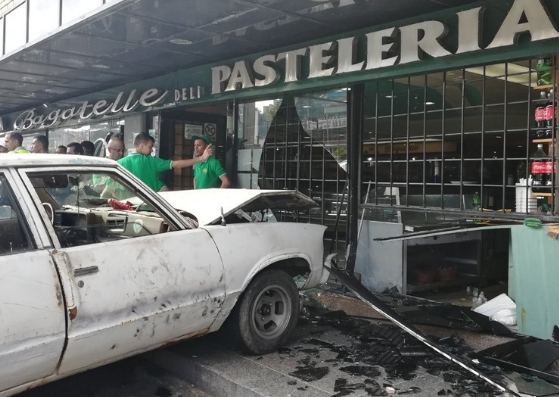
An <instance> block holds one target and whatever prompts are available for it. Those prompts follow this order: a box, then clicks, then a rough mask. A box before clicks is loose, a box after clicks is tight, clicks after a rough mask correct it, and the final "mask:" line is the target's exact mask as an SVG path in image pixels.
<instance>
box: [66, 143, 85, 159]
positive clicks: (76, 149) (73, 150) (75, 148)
mask: <svg viewBox="0 0 559 397" xmlns="http://www.w3.org/2000/svg"><path fill="white" fill-rule="evenodd" d="M66 154H78V155H80V156H82V155H83V148H82V145H81V144H79V143H78V142H70V143H69V144H68V145H66Z"/></svg>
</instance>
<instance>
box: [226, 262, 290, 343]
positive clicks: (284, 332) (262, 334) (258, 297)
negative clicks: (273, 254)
mask: <svg viewBox="0 0 559 397" xmlns="http://www.w3.org/2000/svg"><path fill="white" fill-rule="evenodd" d="M298 318H299V292H298V290H297V286H296V285H295V282H294V281H293V279H292V278H291V277H290V276H289V275H288V274H287V273H286V272H284V271H281V270H268V271H265V272H263V273H260V274H259V275H257V276H256V277H255V278H254V280H252V282H251V283H250V284H249V286H248V288H247V289H246V290H245V291H244V293H243V295H242V296H241V298H240V300H239V302H237V305H236V306H235V309H234V310H233V312H232V313H231V317H230V318H229V320H231V321H230V324H229V325H230V326H229V331H230V332H232V334H233V335H232V336H233V337H234V338H235V340H236V342H237V343H239V342H240V344H241V346H242V347H243V348H244V350H247V351H248V352H250V353H253V354H264V353H270V352H272V351H275V350H277V349H278V348H280V347H281V346H282V345H283V344H284V343H285V341H286V339H287V338H288V337H289V335H290V334H291V332H292V331H293V329H294V328H295V326H296V325H297V319H298Z"/></svg>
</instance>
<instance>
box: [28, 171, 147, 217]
mask: <svg viewBox="0 0 559 397" xmlns="http://www.w3.org/2000/svg"><path fill="white" fill-rule="evenodd" d="M30 180H31V183H32V184H33V187H34V188H35V191H36V192H37V194H38V195H39V197H40V199H41V201H42V202H48V203H49V204H50V205H52V206H53V207H54V208H56V209H58V208H66V207H78V208H79V207H86V208H90V209H91V208H96V207H106V206H110V205H111V204H112V203H115V201H116V202H120V203H121V204H126V203H127V202H128V199H129V198H132V197H136V194H135V193H134V192H132V191H131V189H129V188H128V187H126V186H125V185H123V184H122V183H121V182H120V181H119V180H118V179H116V178H115V177H114V176H113V175H111V174H108V173H60V174H53V173H49V174H40V175H39V174H34V175H30ZM136 201H138V204H140V202H141V200H140V199H138V198H136ZM114 205H116V206H118V205H119V204H114ZM129 206H130V207H132V208H134V209H135V207H134V205H132V204H131V203H130V204H129Z"/></svg>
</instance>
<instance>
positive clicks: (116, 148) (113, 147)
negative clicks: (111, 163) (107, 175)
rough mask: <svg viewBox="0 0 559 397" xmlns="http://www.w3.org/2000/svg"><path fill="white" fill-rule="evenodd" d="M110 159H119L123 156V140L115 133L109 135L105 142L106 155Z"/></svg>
mask: <svg viewBox="0 0 559 397" xmlns="http://www.w3.org/2000/svg"><path fill="white" fill-rule="evenodd" d="M106 157H107V158H108V159H111V160H115V161H117V160H120V159H121V158H123V157H124V141H123V140H122V139H121V138H119V137H118V136H116V135H113V136H111V139H109V141H108V142H107V156H106Z"/></svg>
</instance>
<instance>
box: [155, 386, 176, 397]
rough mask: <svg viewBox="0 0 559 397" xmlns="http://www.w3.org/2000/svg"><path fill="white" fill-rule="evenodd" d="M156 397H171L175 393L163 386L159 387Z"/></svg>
mask: <svg viewBox="0 0 559 397" xmlns="http://www.w3.org/2000/svg"><path fill="white" fill-rule="evenodd" d="M155 395H156V396H157V397H171V396H172V395H173V393H171V391H170V390H169V389H167V388H165V387H163V386H159V387H158V388H157V390H156V391H155Z"/></svg>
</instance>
